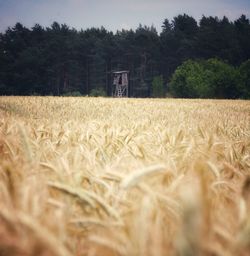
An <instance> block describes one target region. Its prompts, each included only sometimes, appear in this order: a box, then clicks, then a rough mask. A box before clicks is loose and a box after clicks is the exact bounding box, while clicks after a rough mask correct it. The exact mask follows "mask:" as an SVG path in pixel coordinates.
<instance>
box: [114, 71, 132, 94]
mask: <svg viewBox="0 0 250 256" xmlns="http://www.w3.org/2000/svg"><path fill="white" fill-rule="evenodd" d="M128 74H129V71H127V70H124V71H115V72H113V86H114V93H113V96H114V97H118V98H122V97H128V84H129V80H128Z"/></svg>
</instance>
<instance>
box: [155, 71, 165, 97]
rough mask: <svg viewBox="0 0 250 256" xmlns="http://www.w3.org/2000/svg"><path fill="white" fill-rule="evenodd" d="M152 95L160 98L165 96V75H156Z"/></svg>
mask: <svg viewBox="0 0 250 256" xmlns="http://www.w3.org/2000/svg"><path fill="white" fill-rule="evenodd" d="M152 96H153V97H155V98H160V97H163V96H164V85H163V77H162V76H155V77H154V79H153V82H152Z"/></svg>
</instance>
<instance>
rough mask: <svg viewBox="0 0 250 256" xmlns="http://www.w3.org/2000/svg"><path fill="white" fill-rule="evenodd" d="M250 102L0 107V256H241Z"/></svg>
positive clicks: (69, 101) (26, 101) (10, 103)
mask: <svg viewBox="0 0 250 256" xmlns="http://www.w3.org/2000/svg"><path fill="white" fill-rule="evenodd" d="M249 177H250V102H249V101H212V100H171V99H162V100H153V99H104V98H54V97H1V98H0V255H1V256H2V255H10V256H17V255H34V256H36V255H46V256H50V255H58V256H59V255H65V256H70V255H76V256H80V255H82V256H84V255H88V256H95V255H96V256H97V255H102V256H106V255H110V256H113V255H128V256H137V255H138V256H151V255H152V256H162V255H218V256H219V255H221V256H224V255H225V256H226V255H228V256H230V255H232V256H233V255H242V256H245V255H249V254H250V178H249Z"/></svg>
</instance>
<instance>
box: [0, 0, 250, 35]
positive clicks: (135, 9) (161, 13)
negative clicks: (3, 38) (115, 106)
mask: <svg viewBox="0 0 250 256" xmlns="http://www.w3.org/2000/svg"><path fill="white" fill-rule="evenodd" d="M183 13H187V14H188V15H191V16H193V17H194V18H195V19H196V20H197V21H198V20H199V19H200V18H201V17H202V15H205V16H210V15H211V16H218V17H223V15H226V16H227V17H228V18H229V19H230V20H235V19H236V18H238V17H240V15H241V14H245V15H247V17H248V18H249V17H250V0H206V1H204V0H0V31H1V32H3V31H5V30H6V29H7V27H9V26H13V25H15V23H16V22H21V23H22V24H23V25H25V26H27V27H32V26H33V25H34V24H35V23H39V24H41V25H42V26H45V27H46V26H50V25H51V24H52V22H53V21H58V22H59V23H66V24H67V25H69V26H71V27H74V28H76V29H81V28H82V29H86V28H90V27H100V26H104V27H105V28H106V29H108V30H112V31H114V32H115V31H116V30H121V29H122V28H124V29H130V28H132V29H135V28H137V27H138V25H139V23H141V24H142V25H148V26H151V25H154V26H155V27H156V28H157V30H158V32H160V31H161V25H162V23H163V21H164V19H165V18H168V19H169V20H171V19H172V18H173V17H174V16H176V15H178V14H183Z"/></svg>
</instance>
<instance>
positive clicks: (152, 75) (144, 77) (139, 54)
mask: <svg viewBox="0 0 250 256" xmlns="http://www.w3.org/2000/svg"><path fill="white" fill-rule="evenodd" d="M209 59H211V60H210V61H209ZM248 59H250V22H249V19H248V18H247V17H246V16H245V15H242V16H240V17H239V18H238V19H236V20H235V21H229V19H228V18H227V17H225V16H224V17H223V18H221V19H220V18H218V17H211V16H209V17H206V16H203V17H202V18H201V19H200V20H199V22H197V21H196V20H195V19H194V18H193V17H191V16H189V15H187V14H182V15H178V16H176V17H174V18H173V20H171V21H169V20H168V19H165V20H164V22H163V24H162V31H161V32H160V33H158V32H157V30H156V29H155V27H153V26H151V27H148V26H142V25H139V26H138V28H137V29H135V30H121V31H117V32H116V33H113V32H111V31H107V30H106V29H105V28H104V27H101V28H89V29H86V30H80V31H78V30H76V29H74V28H71V27H69V26H68V25H66V24H59V23H57V22H54V23H53V24H52V25H51V26H50V27H46V28H44V27H42V26H41V25H39V24H36V25H35V26H33V27H32V28H27V27H25V26H23V25H22V24H21V23H16V25H15V26H14V27H9V28H8V29H7V30H6V31H5V32H4V33H0V94H1V95H35V94H38V95H70V94H75V95H77V94H78V95H108V96H111V95H112V72H113V71H117V70H129V81H130V87H129V95H130V96H131V97H151V96H157V97H159V96H163V95H166V93H171V94H172V95H174V96H178V97H220V98H223V97H229V98H236V97H248V96H246V95H249V72H248V68H246V67H249V65H247V64H246V63H247V60H248ZM218 63H222V64H223V65H226V67H229V70H228V72H229V73H231V71H232V70H236V69H237V70H238V69H239V67H240V66H242V65H243V64H244V65H243V66H244V67H245V70H246V71H245V72H243V73H242V72H240V71H237V72H236V73H237V75H236V76H235V77H234V79H236V82H235V83H236V84H237V79H239V81H241V85H239V86H238V85H237V86H238V87H241V88H240V89H239V88H238V89H235V88H234V87H233V86H234V85H232V84H231V85H228V88H227V89H226V90H225V91H223V90H224V89H221V88H223V86H221V88H220V89H218V90H217V91H216V89H213V90H212V88H210V86H212V87H216V86H217V85H218V84H216V83H213V82H212V81H213V79H212V78H211V77H210V80H209V82H207V81H206V78H207V75H208V74H207V73H209V72H208V71H206V70H209V68H210V71H211V70H212V69H213V68H214V69H216V68H218V67H219V68H222V67H221V66H220V65H219V64H218ZM183 65H184V67H183ZM195 65H196V66H195ZM213 65H215V66H214V67H213V68H212V66H213ZM223 65H222V66H223ZM188 66H190V67H191V70H195V72H196V71H197V70H198V71H199V68H200V70H205V71H204V72H205V73H206V72H207V73H206V74H205V75H204V74H203V73H202V72H201V71H200V73H199V74H200V76H202V75H201V73H202V74H203V75H204V77H203V78H202V79H203V80H202V79H201V78H200V80H202V81H203V82H200V80H199V79H198V78H197V77H196V78H195V77H194V75H195V74H196V73H195V72H194V73H193V75H192V74H191V73H190V72H191V71H190V67H188ZM198 66H199V68H197V67H198ZM181 67H182V68H181ZM223 67H224V68H225V66H223ZM196 68H197V70H196ZM230 68H232V70H231V71H230ZM241 69H242V70H244V68H243V67H242V68H241ZM184 71H185V72H186V73H185V72H184ZM176 72H177V74H176ZM183 72H184V73H185V74H186V77H184V76H183V75H182V78H178V79H177V77H178V75H179V76H180V75H181V73H183ZM209 74H210V76H212V75H213V74H212V73H211V72H210V73H209ZM188 75H189V78H188ZM214 75H217V76H218V75H219V74H217V73H216V74H214ZM224 75H225V74H224ZM191 76H193V77H192V79H193V80H192V79H191V78H190V77H191ZM225 76H227V75H225ZM208 78H209V76H208ZM244 79H245V80H244ZM187 80H188V81H189V82H188V83H187ZM214 81H215V80H214ZM225 82H228V81H226V80H225ZM195 83H199V85H200V88H199V90H200V91H199V90H198V92H197V91H194V87H195V86H196V85H195ZM201 84H202V86H201ZM205 84H206V85H205ZM192 86H193V88H192ZM230 86H231V87H230ZM244 86H245V87H244ZM198 87H199V86H198ZM243 87H244V88H243ZM232 88H233V90H232V93H231V92H230V93H229V92H228V91H231V89H232ZM242 88H243V89H242ZM206 93H207V94H206ZM217 94H218V95H217Z"/></svg>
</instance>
